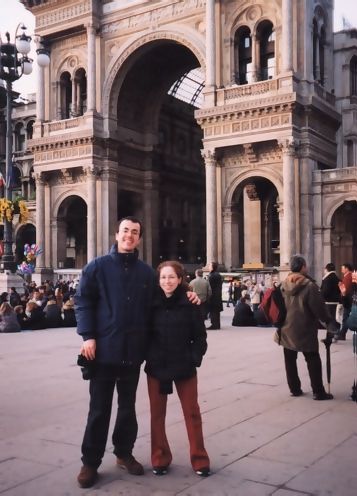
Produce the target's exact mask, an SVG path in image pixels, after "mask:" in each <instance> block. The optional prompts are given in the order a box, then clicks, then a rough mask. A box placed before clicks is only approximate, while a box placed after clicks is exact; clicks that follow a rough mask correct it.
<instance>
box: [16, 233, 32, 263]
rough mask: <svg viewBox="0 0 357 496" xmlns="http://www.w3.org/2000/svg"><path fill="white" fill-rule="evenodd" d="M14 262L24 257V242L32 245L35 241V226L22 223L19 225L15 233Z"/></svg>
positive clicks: (18, 261)
mask: <svg viewBox="0 0 357 496" xmlns="http://www.w3.org/2000/svg"><path fill="white" fill-rule="evenodd" d="M15 242H16V248H15V262H16V263H20V262H21V261H22V260H24V259H25V256H24V246H25V244H29V245H33V244H35V243H36V228H35V226H34V225H33V224H24V225H22V226H20V227H19V229H18V231H17V233H16V240H15Z"/></svg>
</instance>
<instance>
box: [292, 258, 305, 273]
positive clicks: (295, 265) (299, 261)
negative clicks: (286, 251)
mask: <svg viewBox="0 0 357 496" xmlns="http://www.w3.org/2000/svg"><path fill="white" fill-rule="evenodd" d="M304 265H306V260H305V258H304V257H302V256H301V255H293V256H292V257H291V259H290V270H291V272H300V271H301V269H302V268H303V267H304Z"/></svg>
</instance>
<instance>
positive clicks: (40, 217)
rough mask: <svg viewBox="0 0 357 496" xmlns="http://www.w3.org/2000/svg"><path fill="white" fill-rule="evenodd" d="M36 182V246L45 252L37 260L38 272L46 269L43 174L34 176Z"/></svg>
mask: <svg viewBox="0 0 357 496" xmlns="http://www.w3.org/2000/svg"><path fill="white" fill-rule="evenodd" d="M34 177H35V181H36V244H37V246H38V247H39V248H41V249H42V250H43V251H42V253H40V254H39V255H38V257H37V259H36V271H37V270H41V269H43V268H45V254H44V252H45V249H46V246H45V179H44V176H43V174H41V173H38V172H36V173H35V174H34Z"/></svg>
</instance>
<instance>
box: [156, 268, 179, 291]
mask: <svg viewBox="0 0 357 496" xmlns="http://www.w3.org/2000/svg"><path fill="white" fill-rule="evenodd" d="M159 284H160V288H161V289H162V290H163V292H164V293H165V295H166V296H167V297H169V296H171V295H172V293H173V292H174V291H175V289H176V288H177V286H178V285H179V284H181V277H178V276H177V274H176V272H175V271H174V269H173V267H163V268H162V269H161V270H160V280H159Z"/></svg>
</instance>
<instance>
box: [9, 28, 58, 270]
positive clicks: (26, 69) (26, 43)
mask: <svg viewBox="0 0 357 496" xmlns="http://www.w3.org/2000/svg"><path fill="white" fill-rule="evenodd" d="M19 28H20V29H21V30H22V34H19V35H18V34H17V33H18V30H19ZM5 37H6V40H7V41H6V42H3V40H2V39H1V36H0V79H2V80H3V81H5V82H6V175H5V199H6V200H8V201H11V200H12V184H11V178H12V161H11V156H12V116H11V113H12V83H13V82H14V81H16V80H17V79H20V78H21V77H22V76H23V75H24V74H25V75H28V74H31V72H32V62H33V61H32V59H30V58H29V57H28V53H29V52H30V50H31V40H32V38H31V36H28V35H27V34H26V27H25V26H24V25H23V24H21V23H20V24H19V25H18V26H17V28H16V32H15V43H10V35H9V33H6V34H5ZM37 63H38V64H39V65H40V67H46V66H48V65H49V63H50V58H49V54H48V52H47V50H45V49H44V48H43V47H41V48H38V49H37ZM15 268H16V265H15V262H14V255H13V252H12V219H10V217H9V218H6V216H5V217H4V254H3V256H2V262H1V264H0V269H1V270H2V271H5V270H10V271H11V272H15Z"/></svg>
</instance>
